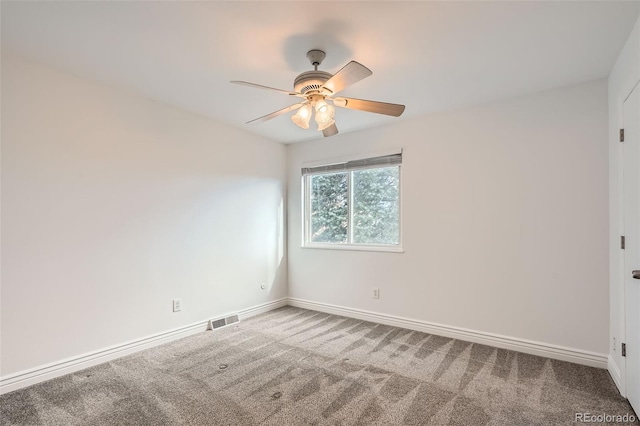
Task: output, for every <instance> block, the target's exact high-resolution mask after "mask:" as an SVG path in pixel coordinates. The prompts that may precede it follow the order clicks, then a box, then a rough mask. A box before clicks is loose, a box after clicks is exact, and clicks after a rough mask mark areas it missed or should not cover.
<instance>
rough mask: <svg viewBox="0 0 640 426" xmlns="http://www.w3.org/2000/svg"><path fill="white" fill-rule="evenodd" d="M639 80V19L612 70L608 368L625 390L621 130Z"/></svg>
mask: <svg viewBox="0 0 640 426" xmlns="http://www.w3.org/2000/svg"><path fill="white" fill-rule="evenodd" d="M638 81H640V20H638V21H637V22H636V25H635V27H634V29H633V31H632V32H631V35H630V36H629V39H628V40H627V43H626V44H625V46H624V47H623V49H622V51H621V52H620V55H619V56H618V59H617V61H616V63H615V65H614V67H613V69H612V70H611V73H610V74H609V81H608V83H609V247H610V251H609V262H610V266H609V269H610V281H611V286H610V312H611V316H610V325H609V326H610V335H611V338H612V339H613V338H615V339H616V342H617V345H616V346H617V347H616V348H615V351H613V344H612V341H611V342H610V347H611V349H612V351H610V352H611V354H610V355H611V361H610V362H611V363H612V364H613V365H610V366H609V371H610V372H611V375H612V376H613V377H614V378H615V379H616V381H617V382H618V386H619V387H620V390H621V391H622V393H623V394H624V392H625V391H624V388H625V385H624V374H625V363H624V358H623V357H622V356H621V353H620V343H621V342H623V341H624V337H625V318H624V317H625V303H624V280H623V275H622V274H623V268H624V254H623V252H622V250H621V249H620V235H624V226H623V225H624V224H623V221H622V167H621V161H622V144H621V143H620V142H619V130H620V129H621V128H623V127H624V125H623V104H624V100H625V99H626V98H627V96H628V95H629V94H630V93H631V91H632V90H633V88H634V87H635V85H636V84H637V83H638Z"/></svg>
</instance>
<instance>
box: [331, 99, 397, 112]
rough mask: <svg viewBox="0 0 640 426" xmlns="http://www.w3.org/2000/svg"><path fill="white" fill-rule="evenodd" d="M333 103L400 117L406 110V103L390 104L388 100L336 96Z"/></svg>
mask: <svg viewBox="0 0 640 426" xmlns="http://www.w3.org/2000/svg"><path fill="white" fill-rule="evenodd" d="M333 104H334V105H335V106H337V107H341V108H349V109H357V110H360V111H367V112H375V113H376V114H384V115H391V116H393V117H400V115H402V113H403V112H404V105H399V104H389V103H386V102H377V101H367V100H364V99H355V98H335V99H334V100H333Z"/></svg>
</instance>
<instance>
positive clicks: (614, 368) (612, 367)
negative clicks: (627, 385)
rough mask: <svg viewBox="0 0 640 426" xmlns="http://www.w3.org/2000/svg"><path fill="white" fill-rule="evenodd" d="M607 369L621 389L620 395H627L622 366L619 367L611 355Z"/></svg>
mask: <svg viewBox="0 0 640 426" xmlns="http://www.w3.org/2000/svg"><path fill="white" fill-rule="evenodd" d="M607 370H608V371H609V374H610V375H611V378H612V379H613V382H614V383H615V384H616V386H617V387H618V390H619V391H620V395H622V396H624V397H626V394H625V389H624V380H623V379H624V377H622V373H620V368H618V364H616V362H615V361H614V360H613V358H612V357H611V355H609V357H608V358H607Z"/></svg>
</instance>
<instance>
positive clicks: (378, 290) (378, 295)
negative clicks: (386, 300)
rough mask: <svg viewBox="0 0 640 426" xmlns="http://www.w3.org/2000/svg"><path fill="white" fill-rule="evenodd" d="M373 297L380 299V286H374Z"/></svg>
mask: <svg viewBox="0 0 640 426" xmlns="http://www.w3.org/2000/svg"><path fill="white" fill-rule="evenodd" d="M372 297H373V298H374V299H380V289H379V288H376V287H374V288H373V294H372Z"/></svg>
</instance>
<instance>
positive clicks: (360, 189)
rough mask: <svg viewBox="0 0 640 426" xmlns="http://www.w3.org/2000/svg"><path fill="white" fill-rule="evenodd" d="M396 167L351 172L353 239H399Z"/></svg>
mask: <svg viewBox="0 0 640 426" xmlns="http://www.w3.org/2000/svg"><path fill="white" fill-rule="evenodd" d="M399 172H400V168H399V167H386V168H381V169H368V170H358V171H354V172H353V242H354V243H357V244H367V243H368V244H399V243H400V241H399V240H400V197H399V182H400V173H399Z"/></svg>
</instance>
